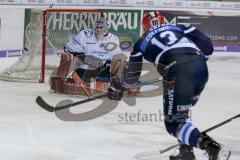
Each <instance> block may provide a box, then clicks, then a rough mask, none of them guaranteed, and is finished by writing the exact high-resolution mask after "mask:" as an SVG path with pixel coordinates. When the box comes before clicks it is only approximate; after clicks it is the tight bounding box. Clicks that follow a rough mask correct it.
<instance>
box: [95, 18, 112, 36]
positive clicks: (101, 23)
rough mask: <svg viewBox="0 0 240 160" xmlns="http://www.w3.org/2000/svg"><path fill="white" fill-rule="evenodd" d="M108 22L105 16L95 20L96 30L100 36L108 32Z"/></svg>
mask: <svg viewBox="0 0 240 160" xmlns="http://www.w3.org/2000/svg"><path fill="white" fill-rule="evenodd" d="M108 27H109V25H108V23H107V21H106V20H105V19H104V18H99V19H97V20H96V22H95V26H94V30H95V33H96V35H97V36H98V38H100V37H103V36H104V35H106V34H107V33H108Z"/></svg>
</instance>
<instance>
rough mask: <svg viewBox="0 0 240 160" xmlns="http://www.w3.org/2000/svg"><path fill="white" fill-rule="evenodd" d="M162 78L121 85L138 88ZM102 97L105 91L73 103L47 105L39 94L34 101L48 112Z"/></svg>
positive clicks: (104, 95) (105, 95)
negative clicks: (55, 105) (56, 105)
mask: <svg viewBox="0 0 240 160" xmlns="http://www.w3.org/2000/svg"><path fill="white" fill-rule="evenodd" d="M162 80H163V79H156V80H151V81H144V82H139V83H137V84H134V85H129V84H126V83H124V84H123V85H124V86H125V87H126V88H127V89H133V88H138V87H141V86H145V85H149V84H152V83H156V82H160V81H162ZM104 97H107V93H103V94H100V95H97V96H93V97H90V98H88V99H84V100H80V101H77V102H74V103H71V104H67V105H63V106H58V107H54V106H51V105H49V104H48V103H47V102H46V101H45V100H44V99H43V98H42V97H41V96H37V98H36V103H37V104H38V105H39V106H40V107H41V108H43V109H45V110H46V111H48V112H54V111H58V110H62V109H66V108H70V107H73V106H76V105H80V104H84V103H87V102H91V101H93V100H96V99H101V98H104Z"/></svg>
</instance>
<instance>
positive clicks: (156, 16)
mask: <svg viewBox="0 0 240 160" xmlns="http://www.w3.org/2000/svg"><path fill="white" fill-rule="evenodd" d="M163 24H164V18H163V16H162V15H161V13H160V12H159V11H154V12H147V13H145V14H144V15H143V19H142V27H143V30H144V31H147V30H149V29H150V28H152V27H155V26H160V25H163Z"/></svg>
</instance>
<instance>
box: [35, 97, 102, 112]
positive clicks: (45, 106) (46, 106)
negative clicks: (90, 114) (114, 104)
mask: <svg viewBox="0 0 240 160" xmlns="http://www.w3.org/2000/svg"><path fill="white" fill-rule="evenodd" d="M106 96H107V93H104V94H100V95H97V96H94V97H91V98H88V99H84V100H80V101H77V102H74V103H71V104H67V105H64V106H59V107H54V106H51V105H49V104H48V103H47V102H46V101H45V100H44V99H43V98H42V97H41V96H37V98H36V103H37V104H38V105H39V106H40V107H42V108H43V109H45V110H46V111H48V112H54V111H59V110H62V109H66V108H70V107H73V106H76V105H80V104H83V103H87V102H91V101H93V100H95V99H100V98H103V97H106Z"/></svg>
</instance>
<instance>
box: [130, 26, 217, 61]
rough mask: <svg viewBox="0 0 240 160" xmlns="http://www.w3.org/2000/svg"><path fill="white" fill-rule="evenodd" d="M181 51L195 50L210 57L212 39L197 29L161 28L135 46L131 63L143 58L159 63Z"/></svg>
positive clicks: (181, 27) (150, 33) (146, 35)
mask: <svg viewBox="0 0 240 160" xmlns="http://www.w3.org/2000/svg"><path fill="white" fill-rule="evenodd" d="M179 50H183V51H184V52H191V51H193V50H195V51H198V52H199V53H201V54H203V55H205V56H208V55H211V54H212V52H213V46H212V43H211V41H210V39H209V38H208V37H207V36H206V35H205V34H203V33H202V32H201V31H199V30H198V29H196V28H195V27H185V26H183V25H177V26H173V25H165V26H159V27H157V28H155V29H152V30H151V31H149V32H147V33H146V34H144V35H143V36H142V37H141V38H140V39H139V40H138V41H137V43H136V44H135V45H134V49H133V52H132V53H131V57H130V61H131V62H140V61H141V59H142V57H143V58H144V59H146V60H147V61H149V62H152V63H155V64H156V65H157V63H158V62H159V60H160V59H161V57H162V56H163V55H164V54H169V53H171V54H175V52H176V54H177V53H178V51H179Z"/></svg>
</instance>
